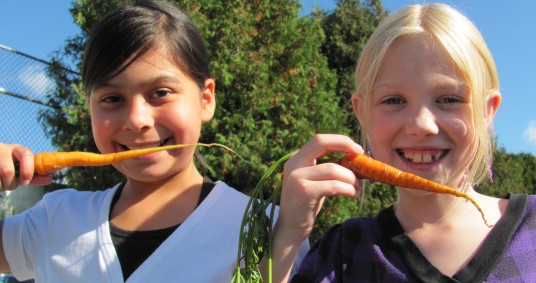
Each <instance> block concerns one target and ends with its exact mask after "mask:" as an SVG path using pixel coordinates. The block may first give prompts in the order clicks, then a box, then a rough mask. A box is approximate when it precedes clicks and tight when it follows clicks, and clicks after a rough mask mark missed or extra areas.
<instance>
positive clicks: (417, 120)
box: [406, 107, 439, 138]
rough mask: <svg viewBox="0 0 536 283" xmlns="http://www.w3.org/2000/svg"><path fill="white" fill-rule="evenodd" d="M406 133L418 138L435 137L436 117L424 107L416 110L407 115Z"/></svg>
mask: <svg viewBox="0 0 536 283" xmlns="http://www.w3.org/2000/svg"><path fill="white" fill-rule="evenodd" d="M406 132H407V133H408V134H409V135H412V136H416V137H419V138H422V137H427V136H432V135H437V134H438V132H439V127H438V125H437V123H436V116H435V115H434V113H433V112H432V111H431V110H430V109H428V108H426V107H420V108H419V109H416V110H415V111H414V114H411V115H408V121H407V123H406Z"/></svg>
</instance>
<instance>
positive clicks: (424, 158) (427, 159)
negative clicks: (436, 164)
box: [422, 153, 432, 163]
mask: <svg viewBox="0 0 536 283" xmlns="http://www.w3.org/2000/svg"><path fill="white" fill-rule="evenodd" d="M422 162H424V163H429V162H432V155H431V154H430V153H426V154H423V156H422Z"/></svg>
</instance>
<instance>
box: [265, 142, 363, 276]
mask: <svg viewBox="0 0 536 283" xmlns="http://www.w3.org/2000/svg"><path fill="white" fill-rule="evenodd" d="M329 152H346V153H362V152H363V149H362V148H361V147H360V146H359V145H357V144H355V143H354V142H353V141H352V140H351V139H350V138H348V137H345V136H340V135H317V136H315V137H313V138H312V139H311V140H310V141H309V142H308V143H307V144H306V145H305V146H304V147H303V148H302V149H301V150H300V151H299V152H298V153H296V154H295V155H294V156H293V157H291V158H290V159H289V160H288V161H287V163H286V164H285V169H284V173H283V176H284V179H283V189H282V194H281V203H280V210H279V217H278V220H277V223H276V226H275V229H274V236H273V242H272V243H273V247H272V260H273V264H272V266H273V278H272V280H273V282H286V281H288V278H289V276H290V271H291V268H292V264H293V262H294V259H295V258H296V255H297V253H298V250H299V249H300V246H301V244H302V242H303V241H304V240H305V239H306V238H307V237H308V236H309V235H310V234H311V232H312V230H313V228H314V223H315V219H316V216H317V215H318V213H319V212H320V209H321V208H322V204H323V201H324V197H326V196H335V195H340V196H347V197H357V196H358V191H357V190H356V188H358V180H357V178H356V177H355V175H354V174H353V173H352V171H350V170H349V169H346V168H344V167H342V166H340V165H337V164H333V163H325V164H320V165H316V159H317V158H320V157H322V156H324V155H326V154H327V153H329ZM266 268H267V262H266V261H264V260H263V261H262V262H261V271H262V272H263V278H264V280H265V281H266V282H267V280H266V278H268V277H267V269H266Z"/></svg>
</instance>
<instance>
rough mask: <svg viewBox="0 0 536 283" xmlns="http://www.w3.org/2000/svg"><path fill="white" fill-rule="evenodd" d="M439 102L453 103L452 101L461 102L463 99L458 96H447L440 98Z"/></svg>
mask: <svg viewBox="0 0 536 283" xmlns="http://www.w3.org/2000/svg"><path fill="white" fill-rule="evenodd" d="M437 102H438V103H443V104H452V103H461V102H463V101H462V100H461V99H460V98H459V97H456V96H447V97H443V98H441V99H439V100H438V101H437Z"/></svg>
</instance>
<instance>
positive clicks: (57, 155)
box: [34, 143, 236, 175]
mask: <svg viewBox="0 0 536 283" xmlns="http://www.w3.org/2000/svg"><path fill="white" fill-rule="evenodd" d="M198 145H199V146H206V147H211V146H220V147H223V148H225V149H227V150H229V151H232V152H233V153H235V152H234V151H233V150H231V149H230V148H228V147H226V146H224V145H221V144H216V143H211V144H203V143H195V144H177V145H168V146H161V147H152V148H143V149H136V150H128V151H122V152H117V153H108V154H98V153H91V152H80V151H73V152H42V153H39V154H37V155H35V157H34V166H35V172H36V173H37V174H39V175H48V174H50V173H53V172H56V171H58V170H61V169H64V168H67V167H73V166H102V165H109V164H113V163H116V162H118V161H121V160H125V159H129V158H135V157H138V156H142V155H145V154H149V153H153V152H157V151H162V150H170V149H177V148H183V147H188V146H198ZM235 154H236V153H235Z"/></svg>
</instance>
